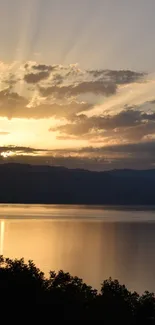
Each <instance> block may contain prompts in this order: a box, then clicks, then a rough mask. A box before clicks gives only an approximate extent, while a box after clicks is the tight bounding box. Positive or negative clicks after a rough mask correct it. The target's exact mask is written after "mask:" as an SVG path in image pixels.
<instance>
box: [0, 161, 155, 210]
mask: <svg viewBox="0 0 155 325" xmlns="http://www.w3.org/2000/svg"><path fill="white" fill-rule="evenodd" d="M0 184H1V190H0V203H51V204H52V203H55V204H109V205H111V204H112V205H153V204H155V170H112V171H108V172H92V171H87V170H80V169H67V168H63V167H50V166H34V165H25V164H2V165H0Z"/></svg>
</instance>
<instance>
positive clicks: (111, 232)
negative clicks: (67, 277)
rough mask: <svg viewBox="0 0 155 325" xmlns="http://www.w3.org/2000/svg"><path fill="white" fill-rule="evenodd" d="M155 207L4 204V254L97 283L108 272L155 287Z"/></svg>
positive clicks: (0, 229)
mask: <svg viewBox="0 0 155 325" xmlns="http://www.w3.org/2000/svg"><path fill="white" fill-rule="evenodd" d="M154 221H155V210H152V209H148V210H145V211H144V210H142V209H141V208H138V209H137V211H135V210H134V209H128V208H126V209H125V210H121V209H119V208H117V209H114V208H113V209H110V208H108V207H107V208H105V207H87V206H86V207H84V206H79V207H78V206H73V207H69V206H47V207H46V206H38V205H37V206H35V205H28V206H27V205H0V254H3V255H4V256H5V257H13V258H15V257H18V258H20V257H24V258H25V259H26V260H28V259H33V260H34V262H35V263H36V264H37V266H39V267H40V268H41V269H42V270H43V271H44V272H45V273H46V274H48V271H49V270H50V269H51V270H56V271H57V270H59V269H63V270H64V271H69V272H70V273H71V274H72V275H77V276H79V277H82V278H83V279H84V281H86V282H87V283H88V284H91V285H92V286H93V287H96V288H99V287H100V283H101V282H102V281H103V280H104V279H106V278H108V277H109V276H111V277H113V278H117V279H119V280H120V282H121V283H125V284H126V285H127V286H128V288H129V289H131V290H137V291H138V292H140V293H141V292H142V291H144V290H145V289H147V290H150V291H155V222H154Z"/></svg>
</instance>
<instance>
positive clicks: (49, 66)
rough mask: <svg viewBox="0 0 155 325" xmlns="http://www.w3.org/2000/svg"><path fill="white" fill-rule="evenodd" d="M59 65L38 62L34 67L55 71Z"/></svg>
mask: <svg viewBox="0 0 155 325" xmlns="http://www.w3.org/2000/svg"><path fill="white" fill-rule="evenodd" d="M56 67H57V65H53V66H52V65H46V64H36V65H33V66H32V69H34V70H37V71H50V72H51V71H53V70H55V69H56Z"/></svg>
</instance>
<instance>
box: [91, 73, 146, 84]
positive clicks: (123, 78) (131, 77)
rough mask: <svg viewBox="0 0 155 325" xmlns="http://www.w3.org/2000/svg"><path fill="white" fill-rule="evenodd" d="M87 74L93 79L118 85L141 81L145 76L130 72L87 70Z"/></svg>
mask: <svg viewBox="0 0 155 325" xmlns="http://www.w3.org/2000/svg"><path fill="white" fill-rule="evenodd" d="M88 73H89V74H90V75H91V76H93V77H94V78H97V79H103V80H105V79H106V78H107V79H109V80H111V81H113V82H115V83H116V84H118V85H119V84H128V83H132V82H135V81H139V80H142V79H143V77H144V76H145V75H146V74H145V73H141V72H135V71H130V70H118V71H117V70H88Z"/></svg>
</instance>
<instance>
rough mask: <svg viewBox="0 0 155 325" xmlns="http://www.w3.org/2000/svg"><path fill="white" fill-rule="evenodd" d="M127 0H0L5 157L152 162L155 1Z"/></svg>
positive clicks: (92, 165)
mask: <svg viewBox="0 0 155 325" xmlns="http://www.w3.org/2000/svg"><path fill="white" fill-rule="evenodd" d="M125 2H126V1H123V0H118V1H117V6H116V1H114V0H109V1H107V0H105V1H102V0H96V1H95V0H89V1H88V0H84V1H71V0H63V1H62V0H57V1H55V0H51V1H50V0H44V1H42V0H31V1H30V0H27V2H25V1H19V0H14V2H13V1H12V0H5V1H4V0H0V12H1V20H0V37H1V40H2V43H1V51H0V60H1V61H0V158H1V161H10V160H11V161H21V162H31V163H48V164H56V165H64V166H67V167H80V168H81V167H82V168H89V169H95V170H103V169H111V168H153V166H154V163H155V161H154V155H153V152H154V146H155V145H154V140H155V95H154V88H155V75H154V56H153V53H155V48H153V45H152V44H153V42H152V27H153V24H154V20H152V18H153V17H152V12H153V9H155V4H154V2H152V1H150V2H149V5H147V6H146V3H145V1H143V0H141V2H139V0H136V1H134V9H133V6H132V4H133V1H132V0H131V1H130V3H129V2H128V1H127V2H126V4H125ZM140 4H141V12H140V11H139V5H140ZM88 9H89V10H88ZM146 13H147V16H146ZM148 17H149V18H148ZM145 18H147V20H146V19H145ZM131 21H132V30H131ZM137 21H138V25H137ZM109 22H111V24H109ZM133 30H134V33H133ZM148 35H149V37H148Z"/></svg>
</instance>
